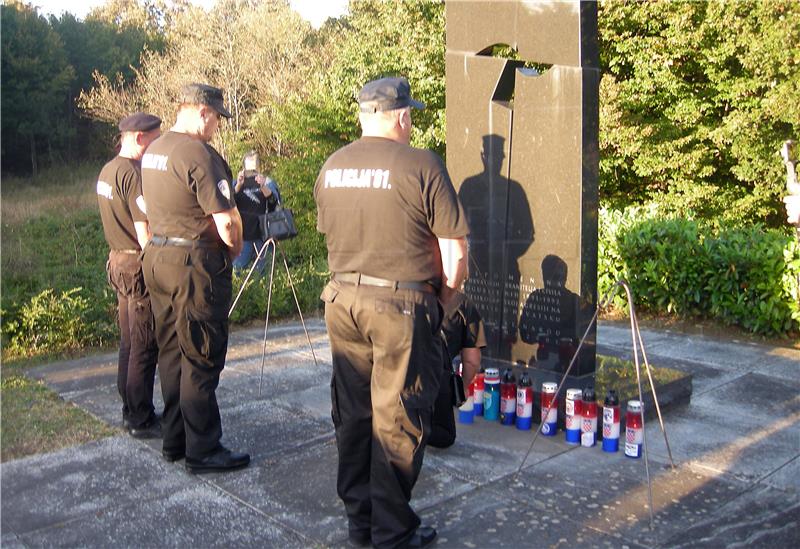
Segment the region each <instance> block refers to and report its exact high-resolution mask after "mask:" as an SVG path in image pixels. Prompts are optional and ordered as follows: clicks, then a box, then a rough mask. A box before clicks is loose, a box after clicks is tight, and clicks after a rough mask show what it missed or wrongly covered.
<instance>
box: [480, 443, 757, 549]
mask: <svg viewBox="0 0 800 549" xmlns="http://www.w3.org/2000/svg"><path fill="white" fill-rule="evenodd" d="M644 466H645V464H644V461H643V460H642V459H630V458H626V457H625V456H624V455H622V454H621V453H615V454H609V453H605V452H602V451H601V450H600V449H599V448H580V449H578V451H575V452H570V453H567V454H561V455H559V456H557V457H555V458H553V459H551V460H548V461H546V462H543V463H541V464H537V465H536V466H535V467H531V468H528V469H525V470H524V471H523V472H522V473H520V474H519V475H513V476H512V477H509V478H507V479H504V481H503V482H502V483H498V484H495V485H494V488H495V489H496V490H497V492H498V494H510V495H511V497H513V498H515V499H519V500H521V501H525V502H528V503H529V504H530V505H532V506H534V507H535V508H537V509H539V510H540V511H541V512H542V513H552V514H553V515H554V516H558V517H568V518H569V519H571V520H573V521H575V522H577V523H579V524H582V525H584V526H588V527H590V528H593V529H596V530H600V531H603V532H606V533H608V534H620V535H621V536H622V537H623V538H625V539H631V540H636V541H637V542H638V543H642V544H644V545H647V546H654V545H659V544H661V543H663V542H664V541H666V540H667V539H669V538H671V537H672V536H674V535H676V534H677V533H679V532H681V531H682V530H683V529H684V528H685V527H686V526H688V525H692V524H694V523H696V522H698V521H699V520H701V519H703V518H707V517H709V516H710V515H712V514H713V513H714V511H715V510H716V508H717V507H719V506H721V505H722V504H724V503H725V502H727V501H729V500H731V499H733V498H734V497H735V496H737V495H739V494H741V493H742V492H744V491H745V490H746V489H747V487H748V485H747V484H746V483H742V482H736V481H728V480H723V479H721V478H719V477H717V476H715V475H712V474H708V473H705V472H702V471H697V470H694V469H692V468H690V467H687V466H682V467H679V468H677V469H676V470H672V469H670V468H668V467H666V465H665V463H663V462H660V461H658V460H656V459H652V458H651V459H650V461H649V468H650V478H651V480H652V486H653V509H654V520H653V530H650V517H649V511H648V509H649V506H648V489H647V480H646V474H645V467H644Z"/></svg>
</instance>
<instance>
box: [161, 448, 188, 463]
mask: <svg viewBox="0 0 800 549" xmlns="http://www.w3.org/2000/svg"><path fill="white" fill-rule="evenodd" d="M185 456H186V450H183V449H181V450H161V457H163V458H164V459H165V460H166V461H168V462H170V463H173V462H175V461H178V460H179V459H183V458H184V457H185Z"/></svg>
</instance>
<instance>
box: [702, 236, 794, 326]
mask: <svg viewBox="0 0 800 549" xmlns="http://www.w3.org/2000/svg"><path fill="white" fill-rule="evenodd" d="M703 248H704V252H705V254H706V256H707V258H708V265H707V266H706V272H705V273H703V279H704V281H705V288H704V289H705V291H706V293H707V296H708V304H707V306H708V311H709V312H710V313H711V314H712V315H713V316H714V317H715V318H719V319H721V320H723V321H724V322H726V323H728V324H737V325H739V326H742V327H744V328H746V329H748V330H749V331H751V332H754V333H761V334H784V333H786V332H788V331H790V330H792V329H796V328H797V326H798V321H799V320H800V306H798V302H797V276H798V275H800V256H798V254H797V244H796V242H795V240H794V239H792V238H789V237H787V236H784V235H783V234H780V233H778V232H777V231H764V230H763V229H761V228H759V227H750V228H746V229H734V230H729V231H725V232H723V233H721V234H720V235H719V237H718V238H711V239H708V240H706V242H705V243H704V246H703Z"/></svg>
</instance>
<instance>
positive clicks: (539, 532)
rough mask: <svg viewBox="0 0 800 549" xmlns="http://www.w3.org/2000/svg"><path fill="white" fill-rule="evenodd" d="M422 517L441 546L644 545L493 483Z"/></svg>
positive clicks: (429, 511) (472, 548)
mask: <svg viewBox="0 0 800 549" xmlns="http://www.w3.org/2000/svg"><path fill="white" fill-rule="evenodd" d="M421 518H422V522H423V524H433V525H436V529H437V531H438V532H439V537H438V541H437V545H436V547H448V548H449V547H467V548H470V549H474V548H476V547H513V548H520V547H609V548H622V547H625V548H630V549H635V548H638V547H642V546H641V545H638V544H636V543H635V542H631V541H630V540H626V539H624V538H623V537H622V536H621V535H619V534H617V535H610V534H607V533H605V532H601V531H599V530H596V529H594V528H591V527H588V526H586V525H583V524H580V523H577V522H574V521H572V520H570V518H568V517H564V516H559V515H557V514H555V513H553V512H551V511H549V510H548V511H544V512H543V511H541V510H540V509H537V508H535V507H532V506H527V505H525V504H524V503H521V502H520V501H518V500H513V499H512V498H511V497H509V494H499V493H497V492H496V491H495V490H493V489H492V488H491V487H488V486H484V487H481V488H478V489H477V490H475V491H473V492H470V493H467V494H463V495H460V496H456V497H454V498H452V499H450V500H448V501H445V502H443V503H441V504H439V505H437V506H435V507H433V508H430V509H426V510H425V511H424V512H423V513H422V515H421Z"/></svg>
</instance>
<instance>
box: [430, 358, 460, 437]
mask: <svg viewBox="0 0 800 549" xmlns="http://www.w3.org/2000/svg"><path fill="white" fill-rule="evenodd" d="M444 355H445V357H447V358H445V363H444V369H443V370H442V379H441V382H440V384H439V394H438V395H437V396H436V402H435V404H434V406H433V418H432V420H431V436H430V438H429V439H428V444H429V445H430V446H433V447H434V448H449V447H450V446H452V445H453V443H455V441H456V419H455V416H454V415H453V383H452V381H451V380H450V376H452V375H453V367H452V366H451V365H450V364H449V363H448V362H447V360H448V358H449V357H448V355H447V353H444Z"/></svg>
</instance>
